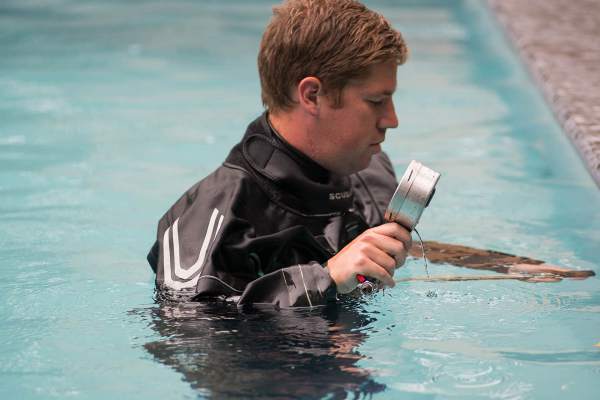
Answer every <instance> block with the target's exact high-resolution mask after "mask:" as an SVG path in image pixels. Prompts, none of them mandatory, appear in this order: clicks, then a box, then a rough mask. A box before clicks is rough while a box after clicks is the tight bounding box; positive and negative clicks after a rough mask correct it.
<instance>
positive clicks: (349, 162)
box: [318, 60, 398, 175]
mask: <svg viewBox="0 0 600 400" xmlns="http://www.w3.org/2000/svg"><path fill="white" fill-rule="evenodd" d="M397 67H398V66H397V63H396V62H395V61H394V60H391V61H388V62H384V63H381V64H377V65H375V66H373V67H372V68H371V70H370V71H369V74H368V75H367V77H366V78H364V79H362V80H360V81H358V82H353V83H350V84H348V85H347V86H346V87H345V88H344V89H343V90H342V93H341V106H338V107H334V103H333V99H331V98H328V97H325V98H324V102H323V105H322V108H321V110H320V113H319V127H320V129H319V131H320V137H319V150H318V152H319V153H320V154H319V155H320V157H319V158H320V161H321V163H322V164H323V166H324V167H326V168H328V169H329V170H331V171H333V172H336V173H338V174H342V175H349V174H352V173H354V172H358V171H360V170H362V169H364V168H366V167H367V166H368V165H369V162H370V160H371V157H372V156H373V155H374V154H376V153H378V152H379V151H381V145H380V144H381V142H383V141H384V140H385V132H386V129H388V128H395V127H397V126H398V118H397V117H396V111H395V110H394V103H393V101H392V94H393V93H394V91H395V90H396V69H397Z"/></svg>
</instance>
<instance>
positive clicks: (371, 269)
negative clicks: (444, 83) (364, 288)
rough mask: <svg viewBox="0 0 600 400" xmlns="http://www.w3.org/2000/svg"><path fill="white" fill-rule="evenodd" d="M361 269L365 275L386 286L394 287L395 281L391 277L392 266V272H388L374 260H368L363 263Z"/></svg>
mask: <svg viewBox="0 0 600 400" xmlns="http://www.w3.org/2000/svg"><path fill="white" fill-rule="evenodd" d="M388 257H389V256H388ZM390 258H391V257H390ZM361 269H362V270H363V271H365V275H367V276H369V277H371V278H374V279H377V280H378V281H380V282H382V283H383V284H384V285H386V286H389V287H394V286H395V285H396V282H395V281H394V278H393V268H392V272H391V273H390V272H389V271H388V270H386V268H383V267H382V266H380V265H379V264H377V263H376V262H374V261H371V260H369V262H368V263H366V264H365V265H363V266H362V268H361Z"/></svg>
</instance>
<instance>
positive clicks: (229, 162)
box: [148, 114, 396, 307]
mask: <svg viewBox="0 0 600 400" xmlns="http://www.w3.org/2000/svg"><path fill="white" fill-rule="evenodd" d="M395 188H396V178H395V175H394V171H393V168H392V165H391V163H390V160H389V159H388V157H387V156H386V155H385V154H384V153H379V154H377V155H375V156H374V157H373V158H372V160H371V163H370V165H369V167H368V168H366V169H364V170H363V171H360V172H359V173H356V174H353V175H351V176H348V177H342V176H336V175H334V174H332V173H330V172H329V171H327V170H325V169H324V168H323V167H321V166H320V165H318V164H316V163H315V162H314V161H312V160H311V159H309V158H308V157H307V156H305V155H304V154H302V153H300V152H298V151H297V150H296V149H294V148H293V147H292V146H290V145H289V144H288V143H286V142H285V140H283V139H282V138H281V137H279V136H278V135H277V133H276V132H275V131H274V130H273V129H272V128H271V127H270V126H269V123H268V121H267V118H266V114H263V115H262V116H261V117H259V118H258V119H256V120H255V121H253V122H252V123H251V124H250V125H249V126H248V128H247V130H246V133H245V135H244V137H243V138H242V140H241V142H240V143H238V144H237V145H236V146H235V147H234V148H233V149H232V150H231V152H230V154H229V156H228V157H227V159H226V160H225V162H224V163H223V165H221V166H220V167H219V168H217V170H215V171H214V172H213V173H212V174H210V175H209V176H207V177H206V178H204V179H203V180H201V181H200V182H198V183H197V184H195V185H194V186H192V187H191V188H190V189H189V190H188V191H187V192H186V193H185V194H184V195H183V196H182V197H181V198H180V199H179V200H178V201H177V202H176V203H175V204H174V205H173V206H172V207H171V208H170V209H169V211H167V213H166V214H165V215H164V216H163V217H162V218H161V219H160V221H159V223H158V233H157V240H156V242H155V244H154V246H153V247H152V249H151V250H150V253H149V254H148V261H149V262H150V265H151V267H152V269H153V270H154V272H156V288H157V293H158V296H159V298H166V299H177V300H194V301H197V300H201V299H203V298H209V297H228V298H234V299H236V300H237V301H238V304H239V305H245V304H254V305H258V304H264V303H267V304H272V305H275V306H278V307H298V306H316V305H320V304H324V303H325V302H326V301H328V300H331V299H334V298H335V294H336V290H335V284H334V282H333V281H332V279H331V277H330V276H329V273H328V271H327V269H326V268H324V267H323V266H322V264H323V263H324V262H325V261H326V260H328V259H329V258H331V257H332V256H333V255H334V254H335V253H336V252H337V251H339V250H340V249H341V248H342V247H344V246H345V245H346V244H348V243H349V242H350V241H351V240H352V239H354V238H355V237H356V236H358V235H359V234H360V233H361V232H363V231H364V230H365V229H367V228H369V227H373V226H377V225H380V224H382V223H383V222H384V220H383V210H384V209H385V207H386V206H387V203H388V201H389V199H390V198H391V197H392V195H393V193H394V190H395Z"/></svg>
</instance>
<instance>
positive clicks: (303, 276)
mask: <svg viewBox="0 0 600 400" xmlns="http://www.w3.org/2000/svg"><path fill="white" fill-rule="evenodd" d="M335 299H336V288H335V284H334V282H333V280H332V279H331V276H330V275H329V271H328V270H327V268H325V267H323V266H322V265H321V264H319V263H317V262H311V263H308V264H297V265H294V266H291V267H286V268H282V269H279V270H277V271H274V272H271V273H270V274H267V275H264V276H262V277H260V278H258V279H256V280H254V281H252V282H250V283H249V284H248V285H247V286H246V289H245V290H244V292H243V294H242V295H241V297H240V299H239V302H238V305H240V306H245V305H250V304H251V305H264V304H270V305H273V306H275V307H276V308H287V307H315V306H320V305H324V304H326V303H327V302H328V301H334V300H335Z"/></svg>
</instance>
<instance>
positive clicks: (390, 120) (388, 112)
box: [379, 99, 398, 129]
mask: <svg viewBox="0 0 600 400" xmlns="http://www.w3.org/2000/svg"><path fill="white" fill-rule="evenodd" d="M397 127H398V117H397V116H396V109H395V107H394V102H393V101H392V99H390V101H388V102H387V107H386V108H385V111H384V113H383V115H382V116H381V118H380V120H379V129H388V128H397Z"/></svg>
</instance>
